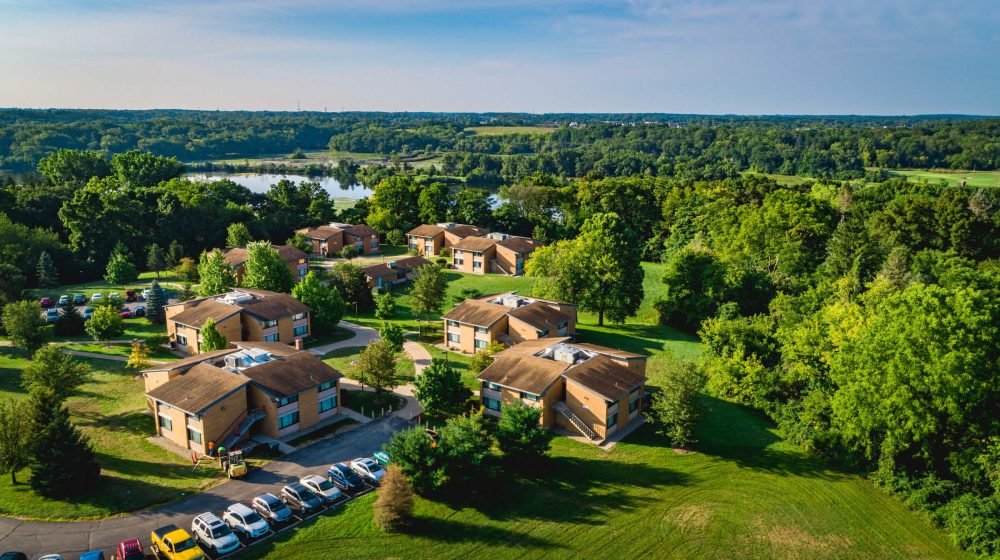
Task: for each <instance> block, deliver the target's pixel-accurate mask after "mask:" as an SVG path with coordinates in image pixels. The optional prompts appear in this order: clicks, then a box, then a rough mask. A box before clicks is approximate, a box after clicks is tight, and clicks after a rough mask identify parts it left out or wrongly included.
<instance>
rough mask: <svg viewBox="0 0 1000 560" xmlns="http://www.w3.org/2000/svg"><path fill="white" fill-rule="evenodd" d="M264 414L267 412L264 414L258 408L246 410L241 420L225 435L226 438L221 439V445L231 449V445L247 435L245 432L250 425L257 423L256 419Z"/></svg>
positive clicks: (259, 418)
mask: <svg viewBox="0 0 1000 560" xmlns="http://www.w3.org/2000/svg"><path fill="white" fill-rule="evenodd" d="M265 416H267V414H265V413H264V411H263V410H260V409H259V408H256V409H253V410H251V411H249V412H247V415H246V416H244V417H243V420H242V421H241V422H240V423H239V424H238V425H237V426H236V427H235V428H234V429H233V431H232V432H231V433H230V434H229V435H228V436H226V439H225V440H223V442H222V445H223V446H224V447H225V448H226V449H230V450H231V449H233V446H234V445H236V444H237V443H238V442H239V441H240V440H241V439H243V436H245V435H247V432H249V431H250V426H253V425H254V424H256V423H257V421H258V420H261V419H263V418H264V417H265Z"/></svg>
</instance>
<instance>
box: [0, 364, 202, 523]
mask: <svg viewBox="0 0 1000 560" xmlns="http://www.w3.org/2000/svg"><path fill="white" fill-rule="evenodd" d="M26 358H27V355H26V354H25V353H24V352H22V351H20V350H17V349H14V348H10V347H0V398H6V397H14V398H27V395H26V394H25V392H24V391H23V389H22V388H21V372H22V370H23V369H24V367H25V366H26V365H27V363H28V361H27V359H26ZM78 359H80V360H81V361H84V362H87V363H89V364H91V366H92V367H93V368H94V370H95V373H94V375H93V377H92V378H91V379H90V381H88V382H87V383H86V384H84V385H83V386H82V387H80V390H79V394H78V395H77V396H74V397H71V398H70V399H69V400H68V401H67V405H68V406H69V409H70V413H71V417H72V420H73V423H74V424H76V425H77V426H79V427H80V429H81V430H82V431H83V432H84V433H85V434H86V435H87V436H88V437H90V441H91V443H92V444H93V446H94V451H95V452H96V453H97V460H98V462H99V463H100V464H101V468H102V472H101V474H102V476H101V482H100V484H98V485H97V486H96V487H94V488H92V489H89V490H88V491H87V492H86V493H85V494H83V495H81V496H78V497H75V498H73V499H68V500H49V499H46V498H42V497H40V496H38V495H36V494H35V493H34V492H33V491H32V490H31V487H30V486H28V485H27V484H25V482H26V481H27V480H28V477H29V476H30V472H29V470H27V469H25V470H23V471H21V472H19V473H18V480H19V481H20V482H21V483H22V484H19V485H17V486H12V485H11V483H10V477H9V476H4V477H2V478H0V515H11V516H18V517H26V518H35V519H50V520H59V519H62V520H66V519H99V518H103V517H109V516H112V515H115V514H119V513H122V512H127V511H132V510H136V509H139V508H142V507H146V506H149V505H153V504H157V503H162V502H167V501H170V500H173V499H176V498H179V497H182V496H183V495H185V494H190V493H192V492H196V491H199V490H202V489H204V488H206V487H207V486H210V485H212V484H214V483H215V482H217V481H218V480H219V474H220V473H219V471H217V470H216V469H214V468H199V469H198V470H197V471H193V470H192V468H191V463H190V461H188V460H186V459H185V458H183V457H180V456H178V455H175V454H174V453H171V452H169V451H166V450H164V449H162V448H160V447H157V446H156V445H154V444H152V443H150V442H149V441H147V440H146V438H147V437H149V436H151V435H153V418H152V417H151V416H149V415H148V414H146V398H145V396H144V393H143V384H142V380H141V379H140V378H137V377H136V372H135V371H133V370H128V369H125V367H124V363H122V362H116V361H111V360H97V359H86V358H78Z"/></svg>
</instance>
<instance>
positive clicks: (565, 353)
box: [552, 346, 576, 364]
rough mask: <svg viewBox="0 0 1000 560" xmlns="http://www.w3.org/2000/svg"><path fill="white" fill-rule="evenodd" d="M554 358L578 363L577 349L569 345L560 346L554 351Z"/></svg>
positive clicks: (564, 361) (566, 362)
mask: <svg viewBox="0 0 1000 560" xmlns="http://www.w3.org/2000/svg"><path fill="white" fill-rule="evenodd" d="M552 359H554V360H555V361H557V362H562V363H564V364H573V363H576V350H574V349H573V348H569V347H567V346H560V347H558V348H556V349H555V351H554V352H553V353H552Z"/></svg>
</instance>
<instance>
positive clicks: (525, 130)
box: [465, 126, 556, 136]
mask: <svg viewBox="0 0 1000 560" xmlns="http://www.w3.org/2000/svg"><path fill="white" fill-rule="evenodd" d="M555 130H556V127H554V126H468V127H466V128H465V132H468V133H470V134H474V135H476V136H502V135H504V134H549V133H551V132H555Z"/></svg>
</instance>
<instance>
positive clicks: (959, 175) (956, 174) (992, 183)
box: [889, 169, 1000, 187]
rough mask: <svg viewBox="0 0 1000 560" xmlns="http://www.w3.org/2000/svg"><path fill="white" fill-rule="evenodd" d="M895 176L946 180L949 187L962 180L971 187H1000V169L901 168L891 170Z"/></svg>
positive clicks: (955, 185)
mask: <svg viewBox="0 0 1000 560" xmlns="http://www.w3.org/2000/svg"><path fill="white" fill-rule="evenodd" d="M889 175H891V176H894V177H906V178H907V179H910V180H911V181H920V180H926V181H927V182H929V183H937V182H939V181H945V182H946V183H948V186H949V187H957V186H959V185H961V183H962V181H965V184H966V185H967V186H969V187H1000V171H951V170H946V169H935V170H925V169H899V170H891V171H889Z"/></svg>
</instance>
